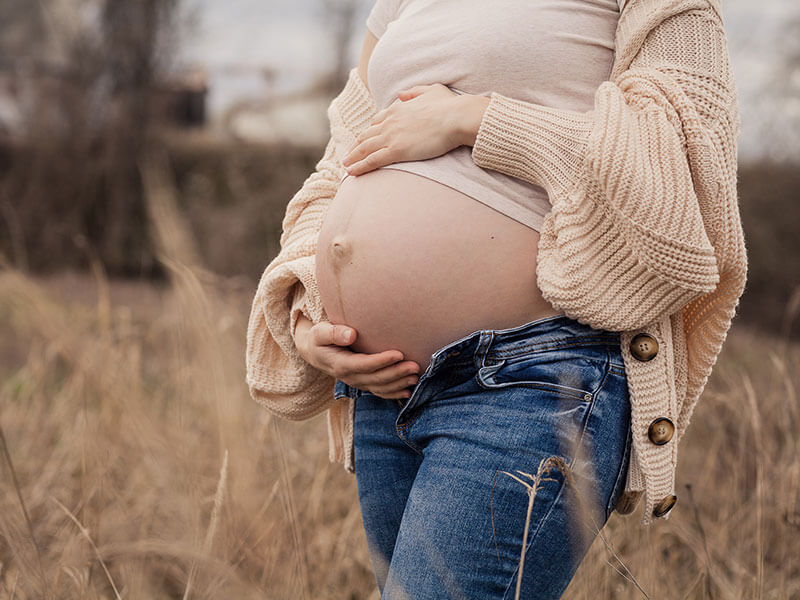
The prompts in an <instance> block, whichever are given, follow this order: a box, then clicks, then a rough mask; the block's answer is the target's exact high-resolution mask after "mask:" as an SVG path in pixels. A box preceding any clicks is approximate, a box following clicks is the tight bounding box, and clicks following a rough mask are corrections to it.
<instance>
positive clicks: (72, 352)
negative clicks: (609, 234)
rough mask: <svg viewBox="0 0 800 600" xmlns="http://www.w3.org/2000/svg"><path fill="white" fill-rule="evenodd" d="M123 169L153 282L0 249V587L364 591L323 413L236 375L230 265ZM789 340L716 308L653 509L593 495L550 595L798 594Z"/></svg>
mask: <svg viewBox="0 0 800 600" xmlns="http://www.w3.org/2000/svg"><path fill="white" fill-rule="evenodd" d="M142 171H143V174H144V177H143V182H144V187H145V189H146V190H147V196H148V199H149V206H150V211H151V214H152V215H153V216H154V217H155V218H154V225H155V231H156V238H157V239H158V241H159V244H158V245H159V247H160V249H161V259H162V261H163V262H164V264H165V265H166V267H167V270H168V272H169V274H170V278H169V282H168V284H167V285H165V286H164V287H157V286H154V285H148V284H140V285H134V284H131V283H121V282H115V281H109V280H108V279H107V278H106V277H105V276H104V274H103V272H102V269H101V268H100V267H99V266H96V267H95V269H94V274H93V276H90V277H60V278H49V279H41V278H39V279H34V278H31V277H28V276H24V275H22V274H21V273H19V272H17V271H14V270H12V269H10V268H4V269H3V270H2V271H0V377H2V384H1V385H0V425H1V426H2V434H3V437H2V438H0V443H1V444H2V446H3V448H2V452H1V453H0V473H1V474H2V479H0V598H19V599H27V598H59V599H61V598H65V599H69V598H117V597H119V598H280V599H283V598H292V599H294V598H312V597H313V598H331V599H334V598H335V599H342V598H352V599H357V598H375V597H377V596H376V592H375V584H374V580H373V576H372V572H371V569H370V565H369V559H368V555H367V551H366V540H365V537H364V534H363V530H362V525H361V520H360V513H359V507H358V500H357V495H356V488H355V481H354V478H353V477H352V476H351V475H349V474H347V473H345V472H344V471H343V469H342V468H341V466H340V465H338V464H330V463H329V462H328V457H327V436H326V429H325V427H326V425H325V421H324V417H323V416H321V415H320V416H319V417H316V418H314V419H311V420H309V421H306V422H302V423H288V422H282V421H279V420H277V419H272V418H270V416H269V415H268V414H267V413H265V412H264V411H263V410H262V409H260V408H259V407H258V406H257V405H256V404H255V403H254V402H253V401H252V400H251V399H250V398H249V396H248V393H247V389H246V386H245V384H244V364H243V363H244V331H245V326H246V319H247V315H248V312H249V305H250V300H251V298H252V292H253V289H252V284H251V283H250V282H249V281H241V280H236V279H224V278H220V277H218V276H215V275H214V274H212V273H209V272H208V271H205V270H204V269H203V268H202V265H200V264H199V262H198V259H197V256H198V252H197V249H196V247H195V242H194V240H192V239H191V236H190V235H189V234H188V233H187V229H186V228H185V227H183V226H182V225H181V220H180V217H179V215H178V213H177V210H176V208H175V205H174V190H173V189H172V185H171V182H170V179H169V177H168V173H169V171H168V169H167V168H166V167H165V164H164V163H163V161H162V160H161V159H160V158H159V157H158V156H155V157H154V158H153V160H152V161H151V162H148V164H145V165H143V166H142ZM799 360H800V352H799V349H798V348H797V346H796V345H792V344H790V343H788V342H787V341H785V340H781V339H778V338H775V337H771V336H768V335H763V334H761V333H760V332H758V331H753V330H748V329H747V328H745V327H743V326H740V325H738V324H737V325H734V328H733V329H732V331H731V333H730V335H729V337H728V341H727V343H726V346H725V348H724V350H723V353H722V355H721V357H720V360H719V361H718V363H717V365H716V367H715V371H714V373H713V375H712V378H711V380H710V382H709V385H708V387H707V389H706V391H705V393H704V396H703V398H702V400H701V402H700V404H699V405H698V408H697V411H696V413H695V416H694V419H693V422H692V426H691V428H690V430H689V431H688V432H687V434H686V437H685V438H684V439H683V441H682V444H681V453H680V459H679V471H678V485H677V490H676V491H677V495H678V498H679V500H678V504H677V505H676V507H675V509H673V511H672V514H671V518H670V519H669V520H668V521H658V522H656V523H655V524H654V525H652V526H651V527H649V528H647V529H642V528H640V526H639V523H638V518H639V514H638V510H637V512H636V513H634V515H632V516H629V517H623V516H620V515H617V514H614V515H613V516H612V518H611V520H610V521H609V522H608V524H607V525H606V528H605V529H604V530H603V534H604V540H603V539H600V538H599V537H598V538H597V539H596V540H595V543H594V545H593V546H592V548H591V550H590V552H589V554H588V555H587V557H586V559H585V560H584V562H583V564H582V565H581V567H580V568H579V570H578V572H577V574H576V576H575V578H574V580H573V582H572V583H571V585H570V587H569V589H568V590H567V593H566V595H565V597H566V598H586V599H589V598H591V599H596V598H641V597H643V593H642V592H641V591H640V590H639V589H638V588H637V586H636V585H634V584H633V583H631V582H630V581H629V580H627V579H626V578H624V577H623V576H622V575H621V574H620V572H625V569H626V568H627V569H628V570H629V571H630V573H631V574H632V576H633V577H635V579H636V581H637V582H638V584H639V585H640V586H641V589H642V590H644V593H646V594H647V595H648V596H649V597H651V598H720V599H722V598H726V599H727V598H731V599H734V598H735V599H745V598H747V599H749V598H765V599H766V598H776V599H778V598H780V599H783V598H794V597H797V598H800V560H798V557H800V535H798V533H800V461H799V460H798V457H800V452H798V450H800V448H798V444H799V443H800V442H799V441H798V430H800V406H799V405H798V397H797V389H798V379H800V375H798V368H797V367H798V362H799ZM536 467H537V466H536V465H532V466H531V472H535V471H536ZM521 487H522V484H521ZM524 518H525V515H520V529H521V530H522V528H523V526H524ZM606 544H608V545H606ZM615 556H616V557H618V558H615ZM620 563H622V564H620ZM622 565H624V567H623V566H622Z"/></svg>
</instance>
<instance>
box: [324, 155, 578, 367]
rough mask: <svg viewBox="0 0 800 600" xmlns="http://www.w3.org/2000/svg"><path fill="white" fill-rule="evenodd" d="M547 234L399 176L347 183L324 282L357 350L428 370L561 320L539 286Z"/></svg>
mask: <svg viewBox="0 0 800 600" xmlns="http://www.w3.org/2000/svg"><path fill="white" fill-rule="evenodd" d="M538 241H539V233H538V232H537V231H535V230H533V229H531V228H530V227H527V226H525V225H523V224H521V223H519V222H517V221H515V220H513V219H511V218H509V217H507V216H506V215H504V214H502V213H500V212H497V211H496V210H494V209H492V208H490V207H488V206H486V205H484V204H482V203H480V202H478V201H476V200H474V199H472V198H470V197H469V196H467V195H465V194H462V193H461V192H459V191H457V190H454V189H453V188H450V187H448V186H446V185H443V184H440V183H438V182H436V181H433V180H431V179H428V178H427V177H423V176H420V175H417V174H415V173H410V172H408V171H400V170H397V169H377V170H375V171H370V172H368V173H365V174H363V175H359V176H358V177H353V176H348V177H346V178H345V179H344V181H343V182H342V183H341V185H340V188H339V191H338V193H337V194H336V196H335V197H334V198H333V200H332V201H331V205H330V207H329V208H328V212H327V215H326V217H325V220H324V222H323V225H322V229H321V231H320V236H319V240H318V245H317V255H316V278H317V284H318V286H319V292H320V298H321V300H322V304H323V307H324V308H325V312H326V313H327V315H328V318H329V319H330V321H331V322H332V323H342V324H346V325H349V326H351V327H352V328H354V329H355V330H356V331H357V332H358V335H357V339H356V341H355V342H354V343H353V344H352V346H351V349H352V350H354V351H357V352H367V353H375V352H382V351H384V350H400V351H401V352H402V353H403V355H404V356H405V358H406V360H413V361H415V362H417V363H418V364H419V366H420V369H421V370H420V373H422V371H423V370H425V369H426V368H427V366H428V363H429V362H430V358H431V355H432V354H433V353H434V352H435V351H436V350H438V349H440V348H442V347H443V346H446V345H447V344H449V343H450V342H452V341H455V340H457V339H459V338H461V337H464V336H465V335H467V334H469V333H472V332H474V331H478V330H481V329H505V328H508V327H516V326H518V325H522V324H524V323H527V322H529V321H532V320H535V319H539V318H543V317H546V316H551V315H558V314H563V312H562V311H557V310H555V309H554V308H553V307H552V306H551V305H550V304H549V303H548V302H547V301H545V299H544V298H542V295H541V291H540V290H539V288H538V286H537V284H536V252H537V244H538Z"/></svg>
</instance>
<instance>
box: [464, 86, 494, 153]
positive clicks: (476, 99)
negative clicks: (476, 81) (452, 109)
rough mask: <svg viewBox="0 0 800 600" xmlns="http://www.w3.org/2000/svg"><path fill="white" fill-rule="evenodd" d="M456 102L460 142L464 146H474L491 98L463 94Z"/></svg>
mask: <svg viewBox="0 0 800 600" xmlns="http://www.w3.org/2000/svg"><path fill="white" fill-rule="evenodd" d="M455 100H456V102H457V110H456V115H457V119H456V122H457V125H456V129H457V135H458V140H459V141H460V142H461V144H462V145H464V146H474V145H475V139H476V138H477V137H478V129H480V126H481V121H483V115H484V113H485V112H486V107H487V106H489V101H490V98H489V97H487V96H481V95H479V94H461V95H459V96H458V97H457V98H455Z"/></svg>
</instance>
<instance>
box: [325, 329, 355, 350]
mask: <svg viewBox="0 0 800 600" xmlns="http://www.w3.org/2000/svg"><path fill="white" fill-rule="evenodd" d="M327 338H328V339H327V340H326V343H328V344H336V345H337V346H349V345H350V344H352V343H353V342H354V341H355V339H356V332H355V330H354V329H353V328H352V327H348V326H347V325H331V326H330V327H329V329H328V331H327Z"/></svg>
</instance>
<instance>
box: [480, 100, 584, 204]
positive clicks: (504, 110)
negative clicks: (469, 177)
mask: <svg viewBox="0 0 800 600" xmlns="http://www.w3.org/2000/svg"><path fill="white" fill-rule="evenodd" d="M591 129H592V112H588V113H581V112H578V111H573V110H563V109H557V108H551V107H548V106H543V105H541V104H535V103H531V102H524V101H522V100H517V99H514V98H509V97H507V96H503V95H502V94H498V93H497V92H492V94H491V95H490V101H489V104H488V106H487V107H486V111H485V112H484V114H483V118H482V120H481V124H480V127H479V129H478V135H477V137H476V139H475V144H474V145H473V148H472V160H473V161H474V162H475V164H477V165H478V166H479V167H483V168H486V169H492V170H495V171H499V172H501V173H505V174H506V175H511V176H512V177H517V178H520V179H523V180H525V181H528V182H531V183H534V184H536V185H539V186H541V187H543V188H545V190H547V192H548V193H549V194H550V196H551V198H552V197H553V195H554V194H560V192H562V191H563V190H566V189H568V188H569V187H570V186H571V185H574V184H575V183H576V181H577V180H578V178H579V174H580V171H581V169H582V166H583V160H584V157H585V155H586V148H587V140H588V138H589V134H590V132H591Z"/></svg>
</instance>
